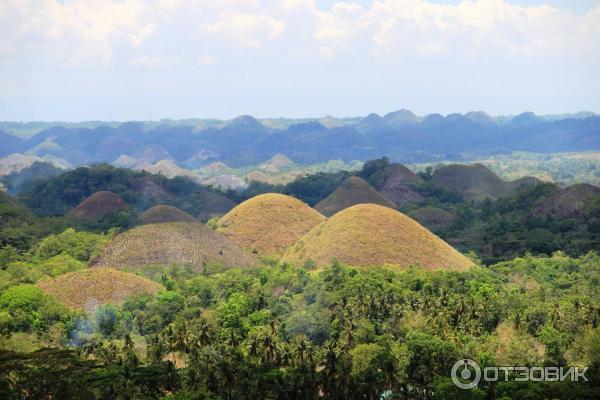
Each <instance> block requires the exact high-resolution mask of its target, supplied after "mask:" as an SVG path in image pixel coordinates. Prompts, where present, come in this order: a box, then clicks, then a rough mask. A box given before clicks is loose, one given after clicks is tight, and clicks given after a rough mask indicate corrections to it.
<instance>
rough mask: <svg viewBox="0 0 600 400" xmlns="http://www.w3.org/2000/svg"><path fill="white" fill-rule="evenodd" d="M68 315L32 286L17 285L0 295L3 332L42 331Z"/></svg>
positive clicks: (0, 318)
mask: <svg viewBox="0 0 600 400" xmlns="http://www.w3.org/2000/svg"><path fill="white" fill-rule="evenodd" d="M69 317H70V315H69V313H68V312H67V311H66V309H64V308H63V307H60V306H59V305H58V304H57V303H56V302H55V301H54V300H53V299H52V298H49V297H48V296H46V295H45V294H44V293H43V292H42V291H41V290H40V289H38V288H37V287H35V286H32V285H17V286H12V287H10V288H8V289H7V290H5V291H4V292H3V293H2V294H1V295H0V325H1V326H0V329H1V330H2V331H3V332H5V333H6V332H17V331H30V330H33V331H43V330H46V329H47V328H48V327H49V326H50V325H51V324H52V323H54V322H57V321H59V320H61V319H62V318H67V319H68V318H69Z"/></svg>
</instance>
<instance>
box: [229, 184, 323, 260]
mask: <svg viewBox="0 0 600 400" xmlns="http://www.w3.org/2000/svg"><path fill="white" fill-rule="evenodd" d="M324 219H325V217H324V216H322V215H321V214H319V213H318V212H317V211H315V210H313V209H312V208H310V207H309V206H307V205H306V204H304V203H303V202H301V201H300V200H298V199H295V198H293V197H290V196H285V195H282V194H276V193H268V194H261V195H259V196H256V197H253V198H251V199H249V200H246V201H245V202H243V203H242V204H240V205H238V206H237V207H235V208H234V209H233V210H231V211H230V212H228V213H227V214H226V215H225V216H224V217H223V218H221V220H220V221H219V228H218V230H219V231H221V232H223V233H224V234H226V235H227V236H229V237H230V238H231V240H233V241H234V242H236V243H237V244H239V245H240V246H242V247H244V248H247V249H250V250H252V251H253V252H255V253H257V254H259V255H273V254H278V253H281V252H282V251H283V250H284V249H285V248H286V247H288V246H289V245H291V244H292V243H294V242H295V241H296V240H297V239H298V238H299V237H301V236H302V235H304V234H305V233H306V232H308V231H309V230H310V229H311V228H313V227H314V226H316V225H317V224H319V223H320V222H322V221H323V220H324Z"/></svg>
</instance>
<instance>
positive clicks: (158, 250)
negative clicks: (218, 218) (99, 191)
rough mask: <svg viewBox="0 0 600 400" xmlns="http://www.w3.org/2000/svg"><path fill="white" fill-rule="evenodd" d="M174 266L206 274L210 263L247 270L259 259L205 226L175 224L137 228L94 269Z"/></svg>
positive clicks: (114, 245) (108, 250) (109, 247)
mask: <svg viewBox="0 0 600 400" xmlns="http://www.w3.org/2000/svg"><path fill="white" fill-rule="evenodd" d="M173 263H175V264H183V265H191V266H192V267H193V268H194V269H195V270H197V271H202V270H203V269H204V266H205V265H206V264H209V263H221V264H223V265H224V266H226V267H245V266H251V265H256V259H255V258H254V257H253V256H252V255H250V254H247V253H246V252H245V251H243V250H242V249H240V248H239V247H238V246H237V245H236V244H235V243H233V242H232V241H231V240H229V239H228V238H227V237H225V236H224V235H221V234H220V233H218V232H215V231H213V230H212V229H210V228H208V227H207V226H205V225H202V224H197V223H189V222H171V223H164V224H149V225H142V226H137V227H135V228H133V229H130V230H128V231H125V232H123V233H122V234H120V235H117V236H116V237H115V238H114V239H113V240H111V241H110V242H109V243H108V245H107V246H106V247H105V249H104V251H103V252H102V254H101V256H100V257H99V259H98V260H97V261H96V263H95V264H94V266H98V267H114V268H117V269H122V268H133V269H135V268H139V267H143V266H147V265H170V264H173Z"/></svg>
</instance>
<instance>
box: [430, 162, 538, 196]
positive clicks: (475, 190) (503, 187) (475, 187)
mask: <svg viewBox="0 0 600 400" xmlns="http://www.w3.org/2000/svg"><path fill="white" fill-rule="evenodd" d="M431 182H432V183H433V184H434V185H436V186H439V187H441V188H443V189H446V190H451V191H452V190H455V191H457V192H458V193H460V194H462V195H463V197H464V198H465V200H468V201H482V200H485V199H486V198H490V199H495V198H497V197H501V196H507V195H510V194H512V193H514V192H515V191H516V190H517V189H518V188H519V187H521V186H523V185H530V184H535V183H538V182H540V181H539V180H538V179H536V178H532V177H525V178H521V179H517V180H514V181H508V182H507V181H504V180H502V179H500V177H499V176H498V175H496V174H495V173H494V172H492V171H491V170H490V169H489V168H488V167H486V166H485V165H483V164H478V163H477V164H472V165H461V164H453V165H447V166H445V167H442V168H439V169H437V170H435V172H434V173H433V175H432V177H431Z"/></svg>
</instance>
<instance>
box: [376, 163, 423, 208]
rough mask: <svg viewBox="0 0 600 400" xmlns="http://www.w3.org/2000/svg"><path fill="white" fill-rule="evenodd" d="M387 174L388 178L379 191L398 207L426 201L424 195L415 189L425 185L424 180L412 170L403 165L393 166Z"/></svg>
mask: <svg viewBox="0 0 600 400" xmlns="http://www.w3.org/2000/svg"><path fill="white" fill-rule="evenodd" d="M387 174H388V176H387V177H386V178H385V180H384V181H383V183H382V184H381V186H380V187H378V188H377V189H378V190H379V192H380V193H381V194H382V195H384V196H385V197H386V198H388V199H390V200H391V201H393V202H394V203H396V205H397V206H398V207H400V206H402V205H404V204H407V203H420V202H422V201H423V200H425V198H424V197H423V195H421V193H419V192H418V191H417V190H416V189H415V188H416V187H417V186H419V185H421V184H422V183H423V180H422V179H421V178H420V177H419V176H418V175H417V174H415V173H414V172H412V171H411V170H410V169H408V168H406V167H405V166H404V165H402V164H391V165H390V167H389V168H388V171H387Z"/></svg>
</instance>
